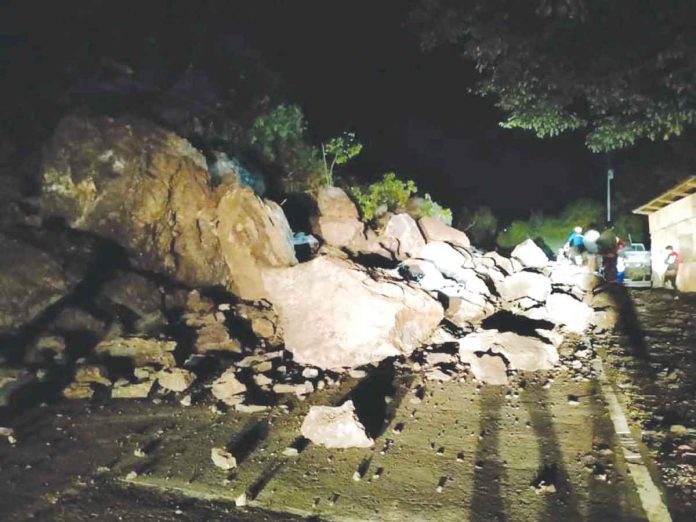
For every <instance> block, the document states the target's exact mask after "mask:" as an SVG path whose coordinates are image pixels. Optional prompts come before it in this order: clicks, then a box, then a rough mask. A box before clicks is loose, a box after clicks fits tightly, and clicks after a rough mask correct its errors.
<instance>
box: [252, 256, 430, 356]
mask: <svg viewBox="0 0 696 522" xmlns="http://www.w3.org/2000/svg"><path fill="white" fill-rule="evenodd" d="M264 283H265V286H266V288H268V289H269V291H270V295H269V300H270V301H271V303H272V304H273V306H274V307H275V309H276V310H277V311H278V315H279V318H280V323H281V326H282V329H283V332H284V336H285V346H286V349H287V350H289V351H291V352H292V353H293V355H294V359H295V361H297V362H298V363H300V364H305V365H311V366H316V367H319V368H322V369H342V368H354V367H357V366H361V365H363V364H369V363H371V362H378V361H381V360H382V359H385V358H386V357H390V356H396V355H409V354H410V353H411V352H412V351H413V350H414V349H416V348H417V347H418V346H420V345H421V344H422V343H423V342H424V341H425V340H426V339H427V338H428V337H429V336H430V334H431V333H432V332H433V330H435V328H436V327H437V325H438V324H439V323H440V321H441V320H442V318H443V315H444V313H443V309H442V306H441V305H440V303H438V302H437V301H436V300H435V299H433V298H432V297H430V296H429V295H428V294H427V293H426V292H424V291H423V290H421V289H419V288H416V287H415V286H412V285H410V284H408V283H406V282H404V281H402V280H398V279H389V278H388V276H387V275H386V273H385V272H383V271H374V272H368V271H367V270H366V269H364V268H363V267H361V266H359V265H357V264H355V263H352V262H349V261H343V260H340V259H335V258H330V257H318V258H315V259H313V260H311V261H309V262H307V263H303V264H301V265H298V266H296V267H292V268H287V269H278V270H272V271H268V272H267V273H266V275H265V278H264Z"/></svg>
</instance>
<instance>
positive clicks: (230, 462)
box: [210, 448, 237, 470]
mask: <svg viewBox="0 0 696 522" xmlns="http://www.w3.org/2000/svg"><path fill="white" fill-rule="evenodd" d="M210 458H211V459H212V460H213V464H215V465H216V466H217V467H218V468H220V469H224V470H229V469H234V468H236V467H237V459H235V458H234V456H233V455H232V454H231V453H230V452H229V451H227V450H225V449H224V448H213V449H211V450H210Z"/></svg>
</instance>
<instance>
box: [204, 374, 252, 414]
mask: <svg viewBox="0 0 696 522" xmlns="http://www.w3.org/2000/svg"><path fill="white" fill-rule="evenodd" d="M246 389H247V388H246V386H245V385H244V384H242V383H241V382H239V381H238V380H237V378H236V377H235V369H234V368H229V369H228V370H226V371H225V373H223V374H222V375H221V376H220V377H218V378H217V379H216V380H215V381H214V382H213V387H212V393H213V396H214V397H215V398H216V399H218V400H220V401H222V402H224V403H225V404H229V405H230V406H233V405H235V404H239V402H240V397H238V395H240V394H242V393H244V392H246Z"/></svg>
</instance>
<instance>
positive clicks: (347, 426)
mask: <svg viewBox="0 0 696 522" xmlns="http://www.w3.org/2000/svg"><path fill="white" fill-rule="evenodd" d="M301 432H302V436H303V437H305V438H307V439H309V440H311V441H312V442H314V443H315V444H321V445H322V446H326V447H327V448H370V447H372V446H373V445H374V443H375V442H374V441H373V440H372V439H371V438H370V437H368V436H367V434H366V433H365V427H364V426H363V425H362V424H361V423H360V421H359V420H358V418H357V416H356V415H355V407H354V406H353V401H346V402H344V403H343V404H342V405H341V406H337V407H331V406H312V407H311V408H310V410H309V413H307V416H306V417H305V419H304V421H303V422H302V428H301Z"/></svg>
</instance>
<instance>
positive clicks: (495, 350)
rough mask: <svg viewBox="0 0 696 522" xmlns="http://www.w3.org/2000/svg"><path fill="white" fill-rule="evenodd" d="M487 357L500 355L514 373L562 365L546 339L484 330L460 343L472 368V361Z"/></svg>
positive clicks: (465, 337)
mask: <svg viewBox="0 0 696 522" xmlns="http://www.w3.org/2000/svg"><path fill="white" fill-rule="evenodd" d="M484 353H492V354H500V355H502V356H503V357H505V359H506V360H507V361H508V362H509V365H510V367H511V368H513V369H517V370H524V371H535V370H549V369H551V368H553V366H554V365H555V364H556V362H558V352H557V351H556V348H555V347H554V346H553V345H552V344H550V343H548V342H546V340H545V339H541V338H538V337H529V336H525V335H520V334H518V333H515V332H499V331H498V330H480V331H476V332H473V333H470V334H468V335H466V336H464V337H463V338H461V339H459V357H460V359H461V360H462V362H465V363H469V364H471V362H470V361H472V360H473V359H472V357H474V356H479V355H481V354H484Z"/></svg>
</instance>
